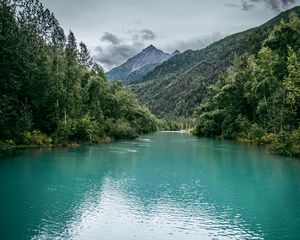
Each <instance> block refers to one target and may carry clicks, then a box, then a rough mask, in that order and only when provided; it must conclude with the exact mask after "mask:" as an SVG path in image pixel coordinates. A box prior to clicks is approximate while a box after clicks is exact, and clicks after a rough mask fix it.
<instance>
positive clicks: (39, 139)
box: [23, 130, 52, 145]
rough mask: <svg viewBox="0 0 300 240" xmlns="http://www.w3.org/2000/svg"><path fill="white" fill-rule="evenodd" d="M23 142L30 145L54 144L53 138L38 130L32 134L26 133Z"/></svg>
mask: <svg viewBox="0 0 300 240" xmlns="http://www.w3.org/2000/svg"><path fill="white" fill-rule="evenodd" d="M23 141H24V143H25V144H28V145H30V144H34V145H49V144H51V143H52V138H51V137H49V136H47V135H46V134H44V133H41V132H40V131H38V130H34V131H32V132H28V131H27V132H25V133H24V137H23Z"/></svg>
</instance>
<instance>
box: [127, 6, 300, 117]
mask: <svg viewBox="0 0 300 240" xmlns="http://www.w3.org/2000/svg"><path fill="white" fill-rule="evenodd" d="M291 12H295V14H294V15H293V20H291V21H289V22H290V23H292V24H293V25H294V26H297V24H298V23H297V19H296V16H299V15H300V7H296V8H294V9H291V10H289V11H287V12H283V13H281V14H280V15H278V16H277V17H275V18H274V19H272V20H271V21H269V22H267V23H266V24H264V25H262V26H260V27H257V28H253V29H250V30H248V31H245V32H241V33H238V34H234V35H232V36H229V37H226V38H224V39H222V40H220V41H218V42H215V43H213V44H211V45H210V46H208V47H207V48H204V49H201V50H197V51H193V50H188V51H186V52H184V53H182V54H179V55H177V56H174V57H173V58H171V59H169V60H167V61H166V62H164V63H163V64H161V65H159V66H158V67H156V68H155V69H154V70H153V71H151V72H149V73H148V74H147V75H146V76H145V77H143V78H140V80H139V81H136V82H135V83H133V84H131V85H130V87H131V88H132V90H133V91H134V92H135V93H136V94H137V95H138V97H139V99H140V100H141V101H142V102H143V103H144V104H146V105H147V106H149V108H150V110H151V111H152V112H153V113H155V114H157V115H158V116H160V117H165V116H170V115H171V116H173V117H179V116H180V117H188V116H190V115H192V114H193V113H194V112H195V110H196V108H197V106H198V105H199V104H201V103H202V102H203V101H205V100H206V98H207V97H208V95H209V91H208V87H209V86H210V85H211V84H215V83H216V81H217V80H218V79H219V78H220V77H222V76H224V75H226V70H227V69H228V67H230V66H232V63H233V62H234V59H235V58H237V57H238V58H239V57H241V56H243V55H244V54H247V53H248V54H250V55H252V54H253V55H254V56H255V55H256V54H257V53H258V51H259V50H260V49H261V47H262V45H263V44H264V43H265V40H266V39H267V38H268V35H269V34H270V33H271V32H272V31H273V29H274V27H275V26H277V25H278V24H280V22H281V20H285V21H288V19H289V14H290V13H291ZM295 19H296V20H295ZM280 31H284V32H285V36H282V35H281V34H280ZM297 31H298V30H297V29H296V28H294V29H291V28H289V25H288V24H287V26H279V27H277V28H276V30H275V31H273V34H272V38H270V39H269V41H268V43H265V47H268V48H269V49H270V50H272V51H273V49H276V48H277V49H278V46H280V44H283V45H285V46H286V43H287V42H286V41H288V44H289V45H290V46H297V44H298V42H299V38H298V37H297V35H296V33H297ZM278 36H279V37H278ZM293 50H294V51H297V49H296V48H294V47H293ZM280 54H281V53H280ZM272 57H274V58H276V56H272ZM281 60H282V61H281V62H280V64H277V66H276V69H274V71H276V72H278V73H281V74H283V75H284V74H285V70H286V68H285V66H284V62H286V59H284V58H281ZM266 63H272V62H266Z"/></svg>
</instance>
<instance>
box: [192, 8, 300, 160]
mask: <svg viewBox="0 0 300 240" xmlns="http://www.w3.org/2000/svg"><path fill="white" fill-rule="evenodd" d="M297 10H298V9H297ZM198 114H199V118H198V124H197V127H196V129H195V133H196V134H197V135H199V136H221V137H224V138H227V139H235V140H240V141H250V142H254V143H257V144H261V145H264V146H266V147H267V149H268V150H270V151H272V152H276V153H280V154H284V155H290V156H300V20H299V18H298V16H297V15H296V14H295V13H292V14H291V15H290V18H289V19H288V20H286V21H281V22H280V24H278V25H277V26H276V27H274V29H273V30H272V31H271V33H270V34H269V36H268V38H267V40H266V41H265V42H264V44H263V46H262V48H260V50H259V52H258V54H255V55H253V54H247V55H245V56H243V57H241V58H240V59H236V61H235V63H234V65H233V66H232V67H231V68H229V70H228V71H227V74H226V75H225V76H224V77H221V78H220V79H219V80H218V81H217V83H215V84H214V85H212V86H210V87H209V97H208V99H207V100H206V101H205V102H204V103H203V104H201V106H200V108H199V110H198Z"/></svg>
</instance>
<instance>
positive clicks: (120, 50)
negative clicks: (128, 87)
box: [93, 29, 157, 70]
mask: <svg viewBox="0 0 300 240" xmlns="http://www.w3.org/2000/svg"><path fill="white" fill-rule="evenodd" d="M127 34H128V35H130V36H129V38H125V39H123V38H122V39H121V38H119V37H118V36H116V35H115V34H113V33H109V32H105V33H104V35H103V36H102V37H101V39H100V40H101V41H102V42H103V43H106V45H105V47H101V46H98V47H96V48H95V49H94V55H93V59H94V60H95V61H96V62H98V63H100V64H101V65H102V66H103V67H104V68H105V69H106V70H110V69H111V68H113V67H116V66H118V65H120V64H121V63H123V62H125V61H126V60H127V59H128V58H130V57H132V56H133V55H135V54H137V53H138V52H140V51H141V50H142V49H143V48H144V47H145V43H144V42H145V41H149V40H154V39H156V37H157V36H156V34H155V33H154V32H152V31H151V30H148V29H142V30H130V31H128V32H127Z"/></svg>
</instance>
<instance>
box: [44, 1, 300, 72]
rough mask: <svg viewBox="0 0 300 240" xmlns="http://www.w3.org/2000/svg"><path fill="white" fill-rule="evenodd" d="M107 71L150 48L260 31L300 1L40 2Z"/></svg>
mask: <svg viewBox="0 0 300 240" xmlns="http://www.w3.org/2000/svg"><path fill="white" fill-rule="evenodd" d="M41 2H42V3H43V4H44V6H45V7H46V8H49V9H50V10H51V11H53V12H54V14H55V16H56V18H57V19H58V20H59V22H60V24H61V26H62V27H63V28H64V30H65V32H66V33H68V31H69V30H72V31H73V32H74V34H75V36H76V38H77V41H78V42H80V41H83V42H84V43H85V44H86V45H87V46H88V48H89V50H90V52H91V54H92V56H93V59H94V61H96V62H98V63H99V64H101V65H102V66H103V67H104V69H105V70H110V69H111V68H113V67H116V66H118V65H120V64H121V63H123V62H125V61H126V60H127V59H128V58H130V57H132V56H134V55H135V54H137V53H139V52H140V51H141V50H143V49H144V48H146V47H147V46H148V45H150V44H153V45H154V46H155V47H157V48H159V49H161V50H163V51H165V52H173V51H175V50H180V51H181V52H183V51H185V50H187V49H201V48H204V47H206V46H208V45H209V44H210V43H212V42H214V41H216V40H219V39H222V38H224V37H225V36H228V35H230V34H233V33H236V32H240V31H244V30H247V29H249V28H252V27H256V26H259V25H261V24H263V23H264V22H266V21H268V20H269V19H271V18H272V17H274V16H276V15H277V14H279V13H280V12H281V11H284V10H287V9H289V8H292V7H294V6H297V5H300V0H41Z"/></svg>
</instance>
